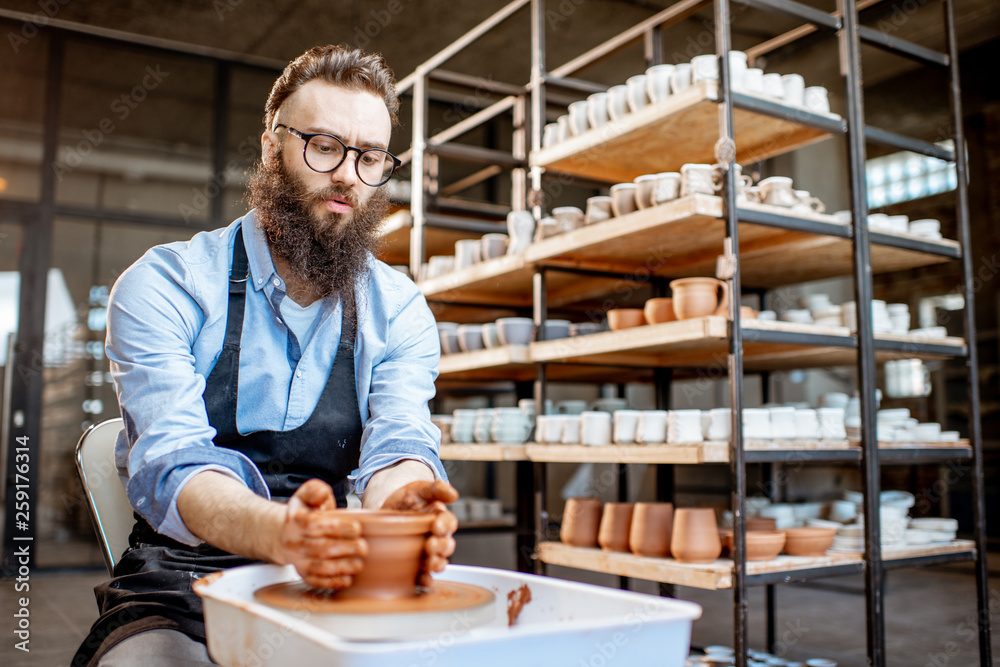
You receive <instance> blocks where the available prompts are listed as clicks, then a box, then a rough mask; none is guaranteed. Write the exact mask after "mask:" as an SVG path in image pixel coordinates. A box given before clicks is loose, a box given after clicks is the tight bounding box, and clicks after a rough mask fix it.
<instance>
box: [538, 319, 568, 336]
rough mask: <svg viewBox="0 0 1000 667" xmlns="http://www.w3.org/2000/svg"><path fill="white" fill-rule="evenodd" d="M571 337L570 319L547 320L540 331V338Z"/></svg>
mask: <svg viewBox="0 0 1000 667" xmlns="http://www.w3.org/2000/svg"><path fill="white" fill-rule="evenodd" d="M568 337H569V320H545V324H544V325H543V327H542V328H541V329H540V330H539V332H538V340H556V339H557V338H568Z"/></svg>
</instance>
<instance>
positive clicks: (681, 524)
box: [670, 507, 722, 563]
mask: <svg viewBox="0 0 1000 667" xmlns="http://www.w3.org/2000/svg"><path fill="white" fill-rule="evenodd" d="M673 528H674V529H673V534H672V535H671V537H670V553H671V554H673V556H674V558H676V559H677V560H678V561H680V562H681V563H712V562H714V561H715V560H716V559H718V557H719V556H720V555H722V541H721V540H719V528H718V526H717V525H716V521H715V510H713V509H711V508H706V507H683V508H680V509H677V510H675V511H674V527H673Z"/></svg>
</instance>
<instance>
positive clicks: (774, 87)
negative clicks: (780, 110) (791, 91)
mask: <svg viewBox="0 0 1000 667" xmlns="http://www.w3.org/2000/svg"><path fill="white" fill-rule="evenodd" d="M764 95H766V96H767V97H772V98H774V99H776V100H784V99H785V83H784V81H782V80H781V75H780V74H778V73H776V72H770V73H768V74H765V75H764Z"/></svg>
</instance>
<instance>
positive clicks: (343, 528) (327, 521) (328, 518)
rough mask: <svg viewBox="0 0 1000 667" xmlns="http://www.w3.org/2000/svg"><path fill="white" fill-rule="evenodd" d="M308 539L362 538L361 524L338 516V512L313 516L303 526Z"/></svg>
mask: <svg viewBox="0 0 1000 667" xmlns="http://www.w3.org/2000/svg"><path fill="white" fill-rule="evenodd" d="M303 528H304V529H305V530H304V535H305V536H306V537H320V538H322V537H326V538H335V539H348V540H349V539H357V538H359V537H361V522H360V521H358V520H357V519H345V518H343V517H340V516H337V511H336V510H334V511H332V512H322V513H314V514H312V515H311V516H310V517H309V518H308V520H307V521H306V522H305V523H304V524H303Z"/></svg>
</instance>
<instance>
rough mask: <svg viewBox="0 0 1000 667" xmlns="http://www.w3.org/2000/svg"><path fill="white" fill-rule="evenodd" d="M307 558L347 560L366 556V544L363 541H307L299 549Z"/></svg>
mask: <svg viewBox="0 0 1000 667" xmlns="http://www.w3.org/2000/svg"><path fill="white" fill-rule="evenodd" d="M300 551H301V553H302V554H303V555H304V556H306V557H307V558H315V559H327V558H347V557H358V558H365V557H367V556H368V543H367V542H365V541H364V540H361V539H358V540H326V539H308V540H305V542H304V543H303V544H302V545H301V547H300Z"/></svg>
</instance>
